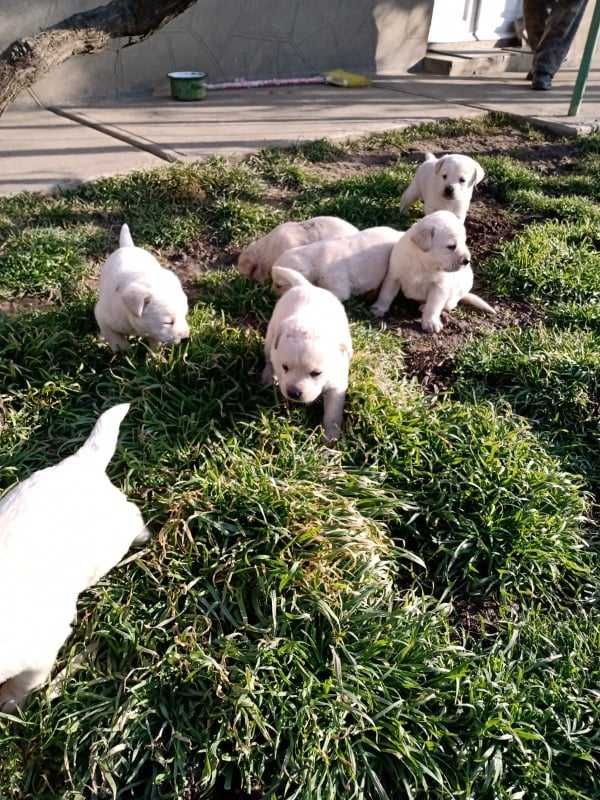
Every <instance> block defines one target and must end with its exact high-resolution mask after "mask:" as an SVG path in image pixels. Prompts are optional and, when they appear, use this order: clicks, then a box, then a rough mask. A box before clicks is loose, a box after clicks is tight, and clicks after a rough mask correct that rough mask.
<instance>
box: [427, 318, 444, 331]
mask: <svg viewBox="0 0 600 800" xmlns="http://www.w3.org/2000/svg"><path fill="white" fill-rule="evenodd" d="M421 327H422V328H423V330H424V331H425V332H426V333H439V332H440V331H441V330H442V328H443V327H444V326H443V325H442V320H441V319H440V318H439V317H427V318H425V317H423V319H422V320H421Z"/></svg>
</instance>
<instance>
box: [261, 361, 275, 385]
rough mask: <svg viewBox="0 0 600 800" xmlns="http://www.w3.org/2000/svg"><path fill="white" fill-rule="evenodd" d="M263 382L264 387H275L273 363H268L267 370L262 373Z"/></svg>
mask: <svg viewBox="0 0 600 800" xmlns="http://www.w3.org/2000/svg"><path fill="white" fill-rule="evenodd" d="M261 381H262V385H263V386H272V385H273V367H272V366H271V363H270V362H268V363H267V364H265V368H264V369H263V371H262V375H261Z"/></svg>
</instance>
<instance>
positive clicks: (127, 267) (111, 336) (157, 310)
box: [94, 225, 190, 352]
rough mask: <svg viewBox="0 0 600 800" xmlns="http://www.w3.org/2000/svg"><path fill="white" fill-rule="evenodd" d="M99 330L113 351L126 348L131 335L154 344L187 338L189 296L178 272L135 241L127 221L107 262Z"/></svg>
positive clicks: (97, 310)
mask: <svg viewBox="0 0 600 800" xmlns="http://www.w3.org/2000/svg"><path fill="white" fill-rule="evenodd" d="M94 313H95V315H96V321H97V322H98V325H99V327H100V333H101V335H102V336H103V338H104V339H106V341H107V342H108V344H109V345H110V346H111V348H112V350H113V351H114V352H117V351H118V350H126V349H127V346H128V343H127V337H128V336H142V337H145V338H148V339H150V342H151V343H152V344H153V345H158V344H161V343H162V344H177V343H178V342H180V341H181V340H182V339H187V337H188V336H189V335H190V329H189V327H188V324H187V319H186V317H187V313H188V302H187V297H186V296H185V293H184V291H183V289H182V287H181V283H180V281H179V278H178V277H177V275H175V273H174V272H171V271H170V270H168V269H165V268H164V267H161V265H160V264H159V263H158V261H157V260H156V259H155V258H154V256H153V255H152V254H151V253H149V252H148V251H147V250H143V249H142V248H141V247H136V246H135V245H134V244H133V239H132V238H131V234H130V233H129V228H128V226H127V225H123V227H122V228H121V235H120V237H119V249H118V250H115V252H114V253H113V254H112V255H111V256H109V257H108V259H107V260H106V261H105V262H104V265H103V267H102V271H101V273H100V285H99V289H98V302H97V303H96V307H95V309H94Z"/></svg>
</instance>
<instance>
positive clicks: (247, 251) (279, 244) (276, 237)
mask: <svg viewBox="0 0 600 800" xmlns="http://www.w3.org/2000/svg"><path fill="white" fill-rule="evenodd" d="M353 233H358V228H355V227H354V225H351V224H350V223H349V222H346V221H345V220H343V219H340V218H339V217H313V218H312V219H307V220H305V221H304V222H282V223H281V225H278V226H277V227H276V228H273V230H272V231H271V232H270V233H267V234H266V236H262V237H261V238H260V239H257V240H256V241H255V242H252V243H251V244H249V245H248V246H247V247H246V248H244V250H242V252H241V253H240V257H239V259H238V269H239V271H240V272H241V273H242V274H243V275H247V276H248V277H249V278H252V279H253V280H255V281H259V282H260V283H264V282H265V281H267V280H269V278H270V277H271V268H272V266H273V265H274V264H275V262H276V261H277V259H278V258H279V257H280V256H281V254H282V253H285V251H286V250H290V249H291V248H292V247H301V246H302V245H305V244H310V243H311V242H318V241H320V240H321V239H336V238H337V237H338V236H351V235H352V234H353Z"/></svg>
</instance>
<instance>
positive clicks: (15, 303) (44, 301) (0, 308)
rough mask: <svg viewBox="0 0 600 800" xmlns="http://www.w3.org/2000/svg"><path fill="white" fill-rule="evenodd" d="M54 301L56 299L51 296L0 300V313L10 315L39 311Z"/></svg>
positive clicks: (51, 304)
mask: <svg viewBox="0 0 600 800" xmlns="http://www.w3.org/2000/svg"><path fill="white" fill-rule="evenodd" d="M55 303H56V299H55V298H52V297H17V298H15V299H13V300H0V315H1V314H6V315H7V316H9V317H11V316H14V315H16V314H23V313H27V312H28V311H40V310H42V309H44V308H51V307H52V306H54V305H55Z"/></svg>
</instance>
